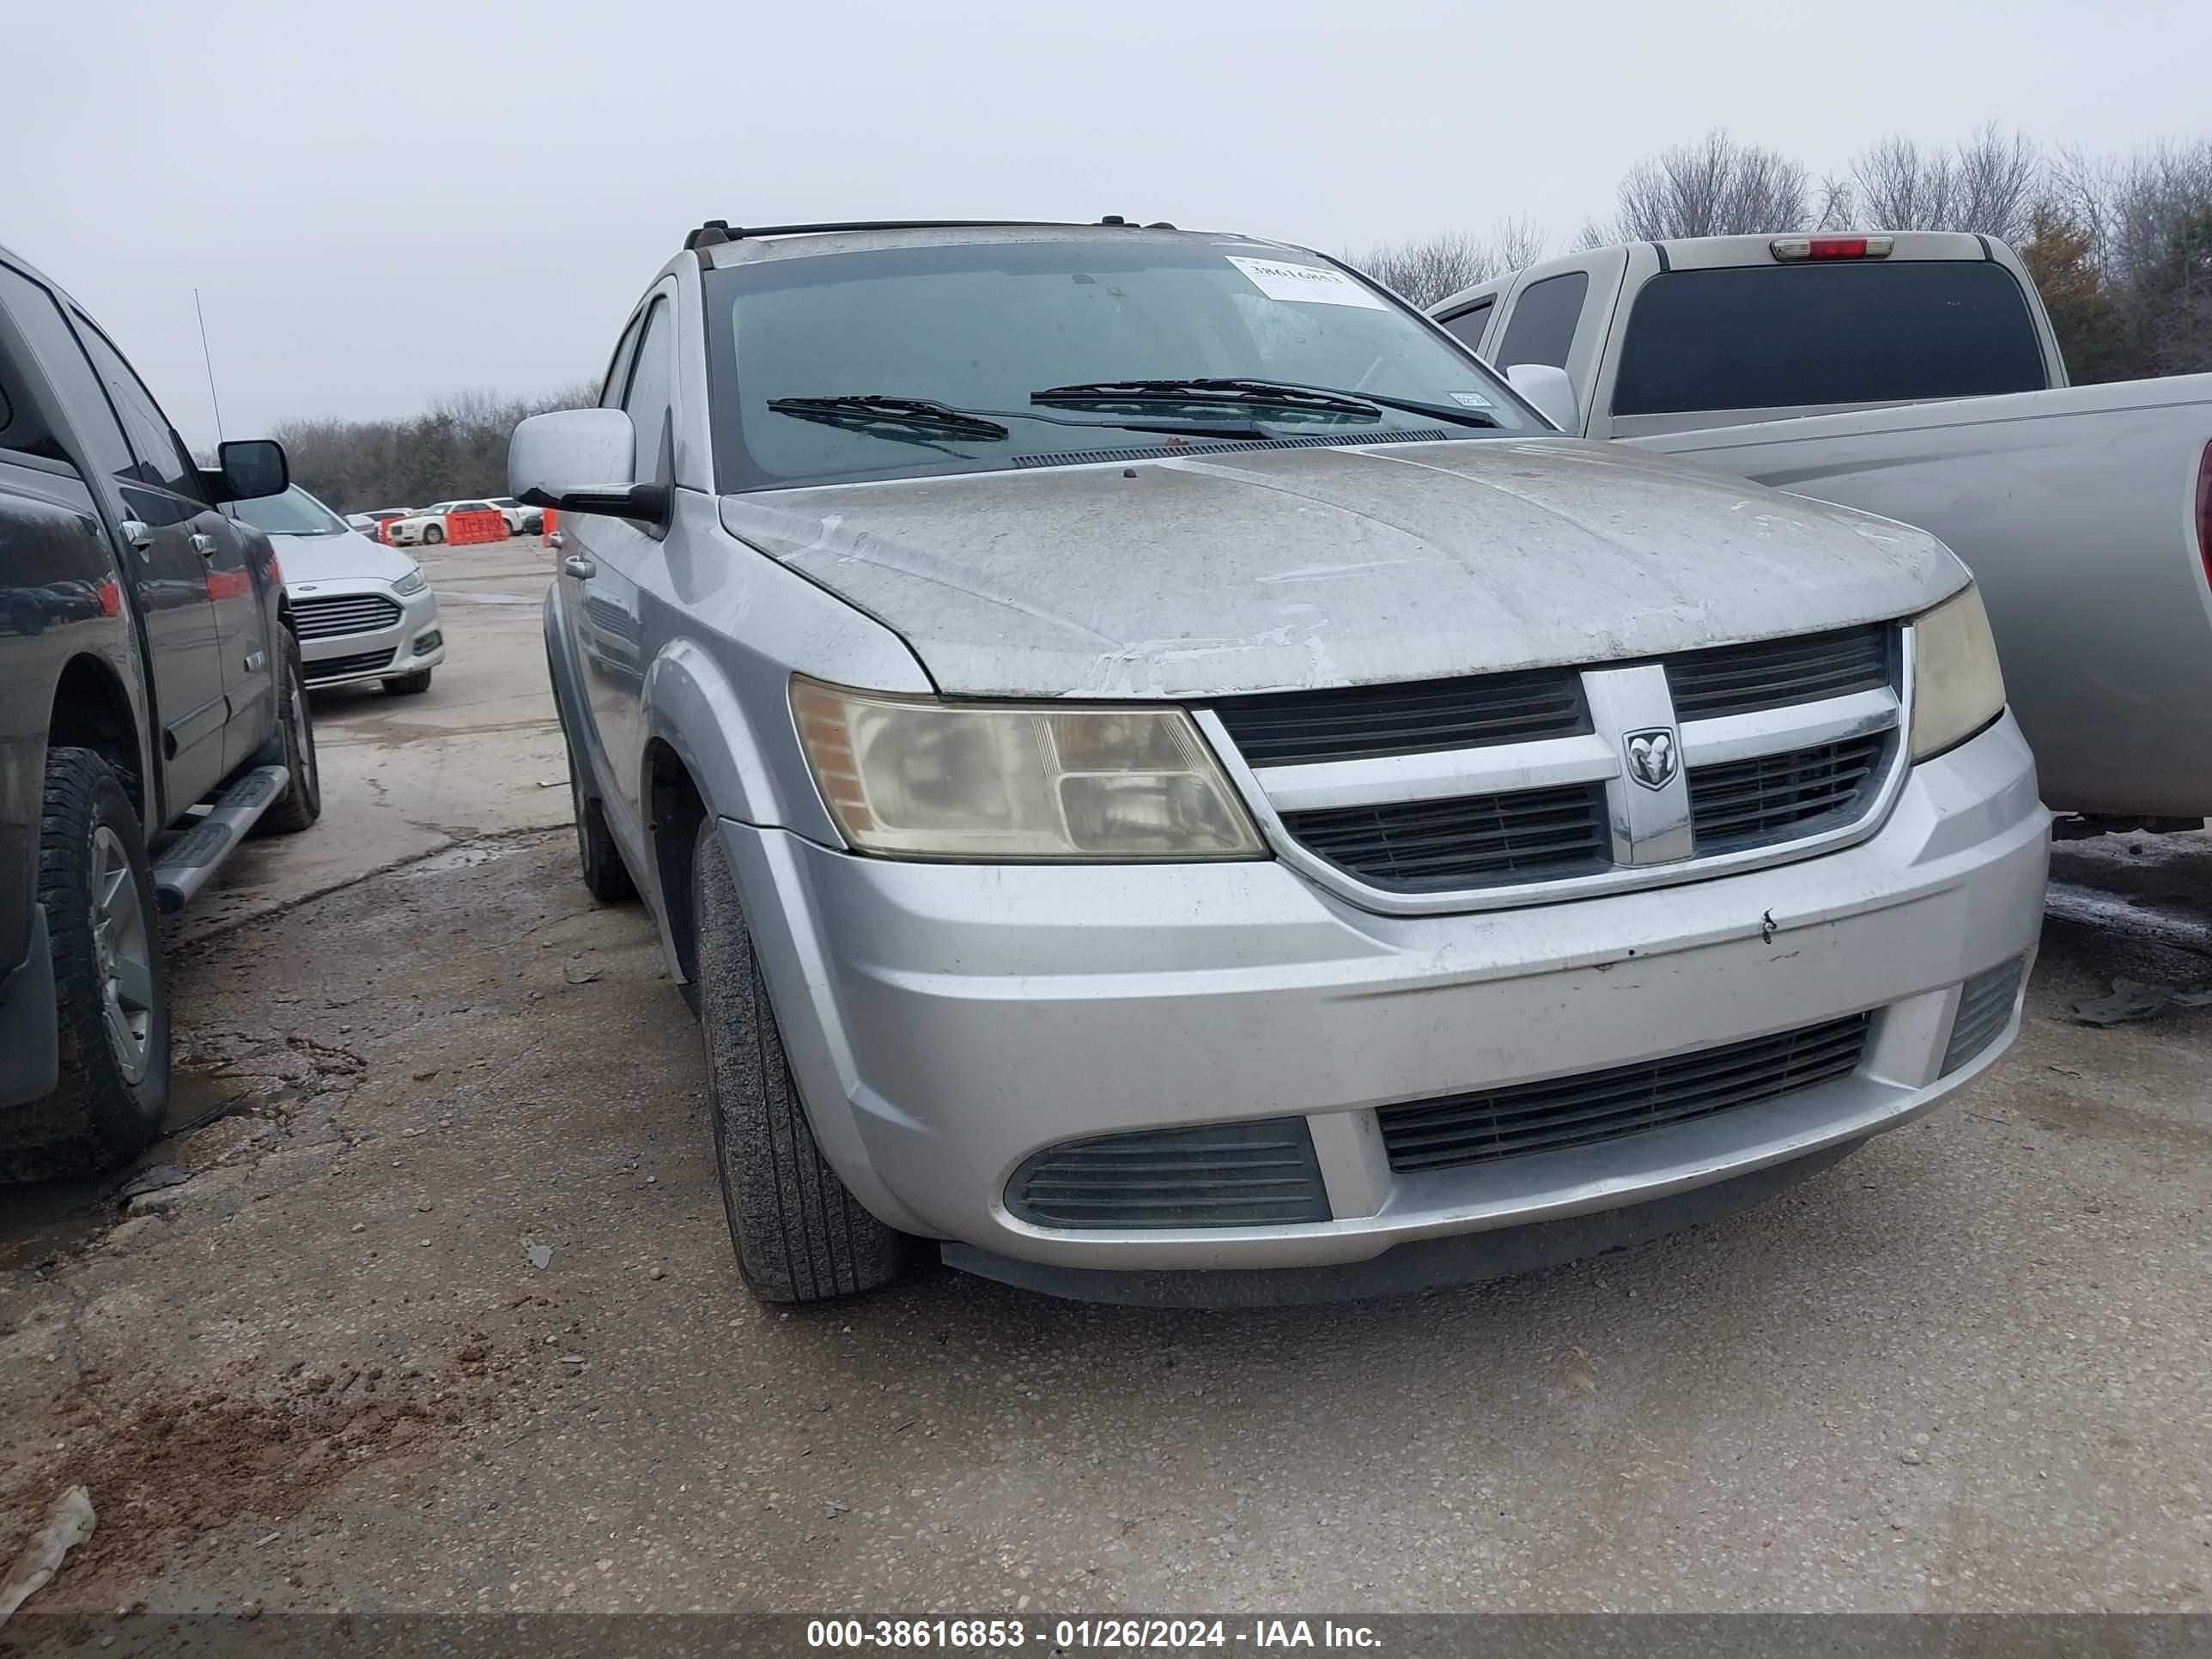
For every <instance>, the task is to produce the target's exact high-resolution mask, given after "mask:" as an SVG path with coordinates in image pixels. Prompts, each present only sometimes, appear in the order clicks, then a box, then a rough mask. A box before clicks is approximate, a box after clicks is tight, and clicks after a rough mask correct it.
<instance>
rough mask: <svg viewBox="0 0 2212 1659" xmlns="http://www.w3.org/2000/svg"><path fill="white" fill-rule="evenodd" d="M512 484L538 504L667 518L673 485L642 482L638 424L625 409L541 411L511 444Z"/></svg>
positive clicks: (519, 496) (513, 491)
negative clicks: (639, 476) (639, 469)
mask: <svg viewBox="0 0 2212 1659" xmlns="http://www.w3.org/2000/svg"><path fill="white" fill-rule="evenodd" d="M507 494H509V495H512V496H513V497H514V498H515V500H517V501H524V502H526V503H528V504H529V505H530V506H532V507H557V508H558V509H560V511H562V512H563V513H605V514H606V515H608V516H609V517H611V518H617V519H636V520H642V521H644V522H646V523H647V524H659V523H661V522H663V521H664V520H665V519H666V518H667V516H668V498H669V491H668V490H667V489H665V488H664V487H663V486H661V485H659V484H657V483H638V482H637V428H635V426H634V425H633V424H632V423H631V422H630V418H629V415H628V414H627V413H626V412H625V411H623V410H619V409H558V410H554V411H553V412H552V413H551V414H550V415H533V416H531V417H530V418H529V419H528V420H526V421H525V422H522V423H521V424H520V426H518V427H516V428H514V435H513V437H512V438H510V439H508V440H507Z"/></svg>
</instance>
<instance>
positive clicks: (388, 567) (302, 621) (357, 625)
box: [225, 484, 446, 696]
mask: <svg viewBox="0 0 2212 1659" xmlns="http://www.w3.org/2000/svg"><path fill="white" fill-rule="evenodd" d="M225 511H227V512H228V513H229V514H230V516H231V517H232V518H234V519H236V520H238V521H239V522H240V523H241V524H249V525H252V526H253V527H254V528H255V529H256V530H258V531H260V532H262V533H263V534H264V535H265V536H267V537H268V538H269V540H270V544H271V545H272V546H273V547H275V548H276V562H277V564H278V566H279V567H280V568H282V570H283V575H284V599H285V604H286V606H287V608H288V609H289V610H290V611H291V613H292V623H293V628H294V630H295V632H296V633H297V634H298V635H299V639H300V663H301V667H303V668H304V669H305V670H306V671H307V684H309V685H310V686H313V687H314V688H316V689H318V690H319V689H321V688H322V687H325V686H331V685H356V684H366V683H368V681H371V680H377V681H380V682H382V684H383V686H384V689H385V690H386V691H387V692H389V693H390V694H392V696H411V695H413V694H415V693H416V692H420V691H428V690H429V689H430V671H431V670H432V669H434V668H435V667H436V666H437V665H439V664H440V663H441V662H443V661H445V659H446V635H445V630H444V629H442V628H441V627H440V625H439V622H438V596H437V595H436V594H435V593H433V592H431V591H430V584H429V582H428V580H427V579H425V577H424V576H423V574H422V566H420V565H418V564H416V562H415V561H414V560H412V559H410V558H409V557H408V556H406V555H405V554H404V553H398V552H395V551H393V550H392V549H391V548H389V547H386V546H384V545H383V544H380V543H378V542H373V541H371V540H369V538H368V537H366V536H364V535H362V533H361V532H359V531H357V530H355V529H353V528H351V527H350V526H348V525H347V523H346V521H345V520H343V519H341V518H340V517H338V515H337V513H333V512H331V509H330V508H328V507H325V506H324V505H323V504H322V503H321V502H320V501H317V500H316V499H315V498H314V497H313V495H309V494H308V493H307V491H306V490H304V489H301V488H300V486H299V485H297V484H294V485H293V486H292V487H291V488H290V489H288V490H286V491H285V492H284V493H283V495H270V496H266V497H264V499H262V500H260V501H233V502H232V503H231V504H230V505H229V507H227V508H226V509H225Z"/></svg>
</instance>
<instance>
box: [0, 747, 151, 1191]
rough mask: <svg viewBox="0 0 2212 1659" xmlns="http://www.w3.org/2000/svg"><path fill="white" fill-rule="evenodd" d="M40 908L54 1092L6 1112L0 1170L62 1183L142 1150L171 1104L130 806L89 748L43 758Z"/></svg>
mask: <svg viewBox="0 0 2212 1659" xmlns="http://www.w3.org/2000/svg"><path fill="white" fill-rule="evenodd" d="M39 902H40V903H41V904H43V905H44V906H45V907H46V927H47V931H48V933H50V934H51V936H52V943H53V959H54V994H55V1000H56V1003H57V1005H58V1014H59V1021H58V1023H59V1025H60V1036H61V1074H62V1075H61V1086H60V1087H59V1088H58V1090H56V1091H55V1092H54V1093H53V1094H52V1095H50V1096H49V1097H47V1098H46V1099H45V1100H44V1101H41V1102H40V1103H38V1104H36V1105H34V1106H32V1107H29V1108H27V1109H24V1110H23V1111H21V1113H16V1114H10V1115H9V1120H10V1121H9V1123H8V1126H7V1134H6V1138H5V1141H4V1143H0V1168H4V1170H6V1172H7V1173H8V1174H9V1175H11V1176H52V1175H63V1174H68V1173H71V1172H73V1171H76V1170H82V1169H84V1168H86V1167H88V1166H89V1165H93V1164H106V1163H113V1162H116V1161H118V1160H119V1159H122V1158H128V1157H130V1156H131V1154H133V1153H135V1152H140V1151H143V1149H144V1148H145V1146H147V1145H148V1144H149V1142H151V1141H152V1140H153V1139H155V1136H157V1135H159V1134H160V1133H161V1125H162V1121H163V1119H164V1118H165V1116H166V1115H167V1112H168V1107H169V985H168V972H167V963H165V962H164V960H163V958H162V955H161V921H160V913H159V912H158V911H157V910H156V909H155V903H154V875H153V866H152V861H151V860H149V858H148V857H147V854H146V837H145V833H144V831H143V830H142V829H140V827H139V823H138V815H137V812H136V811H133V810H132V808H131V798H130V796H129V795H127V794H125V793H124V789H123V785H122V782H121V781H120V780H119V779H118V778H117V776H116V775H115V773H114V770H113V769H112V768H111V767H110V766H109V765H108V763H106V761H105V760H102V759H101V758H100V757H99V756H98V755H96V754H94V753H93V752H92V750H88V749H54V750H49V751H48V752H47V755H46V788H45V793H44V795H43V798H42V799H41V803H40V818H39Z"/></svg>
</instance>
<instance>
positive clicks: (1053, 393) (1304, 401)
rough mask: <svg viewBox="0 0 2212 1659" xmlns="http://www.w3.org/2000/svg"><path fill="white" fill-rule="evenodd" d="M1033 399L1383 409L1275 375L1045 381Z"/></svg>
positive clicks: (1350, 411)
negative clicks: (1270, 377) (1275, 378)
mask: <svg viewBox="0 0 2212 1659" xmlns="http://www.w3.org/2000/svg"><path fill="white" fill-rule="evenodd" d="M1030 402H1031V403H1033V404H1046V405H1048V406H1049V405H1051V404H1241V405H1243V406H1245V407H1248V408H1255V407H1256V408H1266V409H1291V410H1307V411H1310V412H1311V413H1313V414H1316V415H1364V416H1368V417H1369V418H1370V420H1371V419H1374V418H1376V417H1377V416H1380V415H1381V414H1382V412H1383V411H1382V410H1379V409H1377V408H1376V407H1375V405H1374V404H1372V403H1370V402H1368V401H1367V400H1366V399H1364V398H1356V397H1353V396H1352V394H1351V393H1349V392H1329V391H1325V390H1322V389H1321V388H1319V387H1315V386H1289V385H1285V384H1279V383H1277V382H1275V381H1273V380H1218V379H1200V380H1087V381H1079V382H1078V383H1076V384H1075V385H1073V386H1047V387H1046V388H1045V389H1044V390H1043V391H1042V392H1031V393H1030Z"/></svg>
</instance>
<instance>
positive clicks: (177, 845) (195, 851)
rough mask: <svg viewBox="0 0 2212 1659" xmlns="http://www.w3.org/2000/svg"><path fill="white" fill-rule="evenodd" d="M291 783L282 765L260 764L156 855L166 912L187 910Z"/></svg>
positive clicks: (159, 898) (157, 891)
mask: <svg viewBox="0 0 2212 1659" xmlns="http://www.w3.org/2000/svg"><path fill="white" fill-rule="evenodd" d="M291 786H292V780H291V776H290V775H289V773H287V772H286V771H285V769H283V767H281V766H257V767H255V768H254V769H252V771H251V772H248V773H246V775H244V776H243V777H241V778H240V779H239V780H238V781H237V782H235V783H234V784H232V785H231V786H230V787H229V788H228V789H226V790H224V791H223V792H222V794H221V795H220V796H218V797H217V798H216V803H215V806H214V809H213V810H212V811H210V812H209V813H208V815H207V816H206V817H204V818H202V819H201V820H200V821H199V822H198V823H196V824H194V825H193V826H192V827H191V829H187V830H185V833H184V834H183V835H181V836H178V837H177V838H176V840H174V841H173V842H170V843H169V844H168V845H167V847H164V848H162V849H161V856H160V857H159V858H157V859H155V860H154V899H155V902H156V903H157V904H159V905H160V906H161V914H162V915H171V914H173V912H175V911H178V910H181V909H183V908H185V903H186V902H188V901H189V900H190V899H191V896H192V895H193V894H195V893H197V892H198V891H199V890H200V889H201V888H203V887H204V886H206V885H207V884H208V878H209V877H210V876H212V875H214V874H215V872H216V870H217V869H219V868H220V867H221V866H222V861H223V860H225V859H227V858H228V857H229V856H230V855H231V854H233V853H234V852H236V851H237V850H238V843H239V842H240V841H242V840H244V839H245V838H246V831H247V830H248V829H252V827H253V824H254V821H255V820H256V819H258V817H260V816H261V815H262V814H263V813H264V812H265V811H268V810H269V809H270V807H272V806H274V805H276V803H277V802H278V801H280V800H282V799H284V792H285V791H286V790H287V789H289V788H290V787H291Z"/></svg>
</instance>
